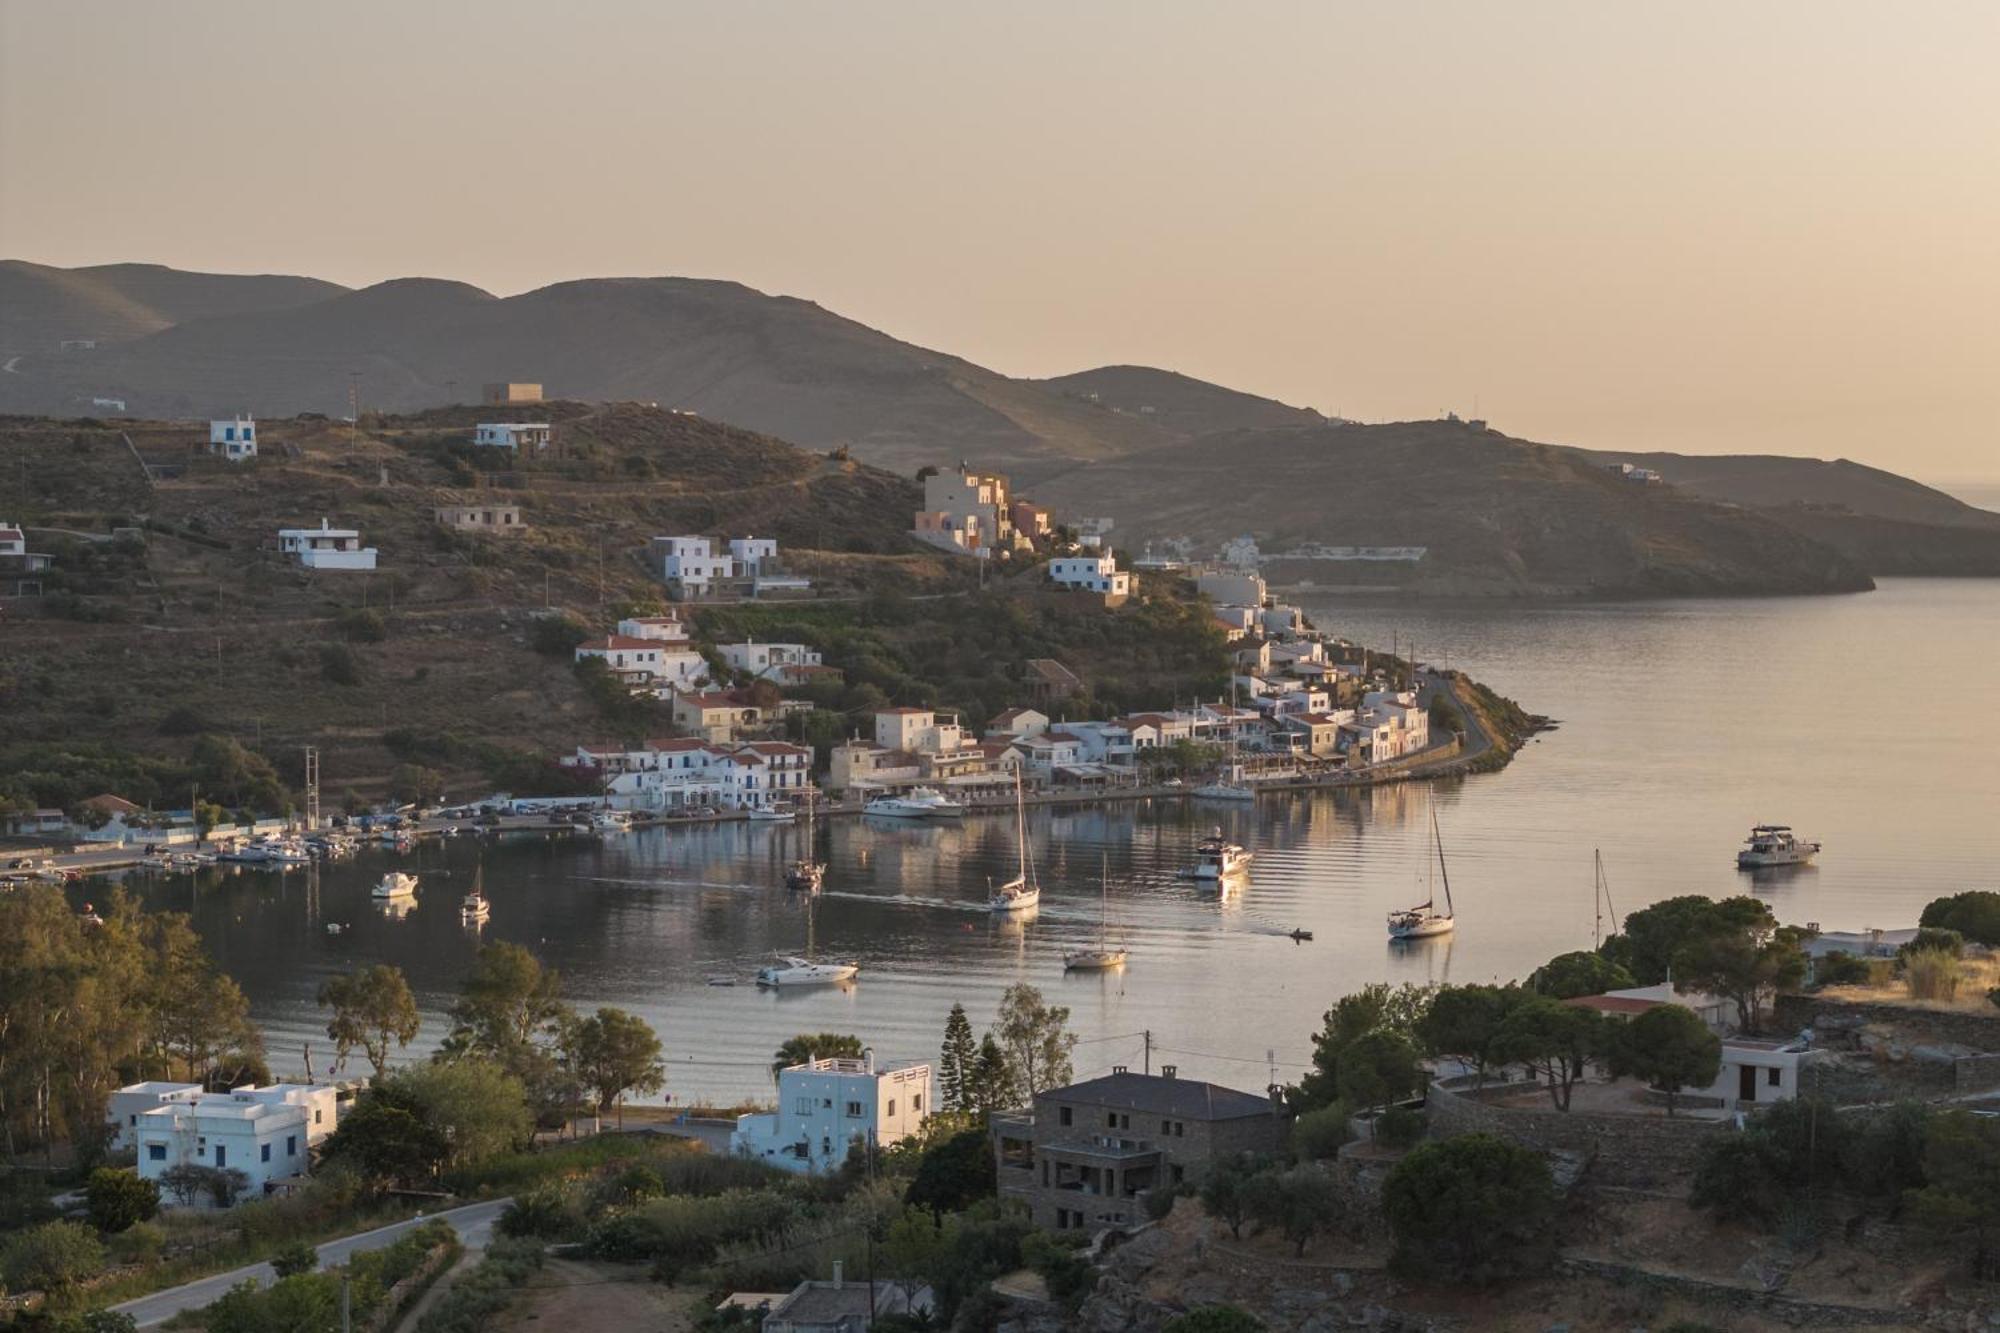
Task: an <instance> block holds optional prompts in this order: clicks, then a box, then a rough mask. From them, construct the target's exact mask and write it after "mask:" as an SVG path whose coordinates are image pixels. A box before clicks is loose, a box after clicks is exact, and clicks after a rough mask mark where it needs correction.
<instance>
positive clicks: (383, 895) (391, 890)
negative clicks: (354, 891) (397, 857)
mask: <svg viewBox="0 0 2000 1333" xmlns="http://www.w3.org/2000/svg"><path fill="white" fill-rule="evenodd" d="M416 892H417V877H416V876H415V875H406V874H404V873H403V872H402V871H400V870H391V871H390V872H389V873H388V874H386V875H384V876H382V878H381V879H380V880H379V881H377V883H376V885H375V893H374V896H375V897H377V898H380V899H384V900H387V899H391V898H410V897H414V896H415V895H416Z"/></svg>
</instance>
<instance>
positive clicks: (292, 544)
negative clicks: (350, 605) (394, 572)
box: [278, 519, 375, 569]
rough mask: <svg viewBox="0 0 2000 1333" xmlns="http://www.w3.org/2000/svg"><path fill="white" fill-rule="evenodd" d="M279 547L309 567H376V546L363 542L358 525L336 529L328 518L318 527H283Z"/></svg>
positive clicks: (279, 531) (322, 520) (280, 530)
mask: <svg viewBox="0 0 2000 1333" xmlns="http://www.w3.org/2000/svg"><path fill="white" fill-rule="evenodd" d="M278 549H279V550H280V551H282V552H283V553H284V554H286V555H289V556H291V557H293V558H294V559H296V560H297V561H298V562H299V563H300V564H301V565H303V566H305V567H306V568H307V569H373V568H375V548H374V547H372V546H363V545H362V544H361V533H360V532H359V531H358V530H356V529H354V528H336V527H333V526H331V525H330V524H328V522H327V521H326V520H325V519H321V520H320V521H319V526H318V527H316V528H279V529H278Z"/></svg>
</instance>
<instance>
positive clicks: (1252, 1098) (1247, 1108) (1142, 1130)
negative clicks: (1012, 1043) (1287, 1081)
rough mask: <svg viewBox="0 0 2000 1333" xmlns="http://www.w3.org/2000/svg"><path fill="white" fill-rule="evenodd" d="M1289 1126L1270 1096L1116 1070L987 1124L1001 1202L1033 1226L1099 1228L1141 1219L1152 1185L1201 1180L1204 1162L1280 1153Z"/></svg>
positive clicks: (1169, 1070)
mask: <svg viewBox="0 0 2000 1333" xmlns="http://www.w3.org/2000/svg"><path fill="white" fill-rule="evenodd" d="M1289 1127H1290V1122H1289V1121H1288V1120H1287V1119H1286V1117H1285V1115H1284V1112H1283V1110H1282V1108H1281V1106H1280V1105H1279V1103H1278V1101H1277V1099H1276V1098H1275V1097H1271V1096H1267V1095H1263V1094H1259V1093H1252V1092H1239V1091H1237V1090H1236V1089H1234V1088H1225V1087H1221V1086H1219V1085H1217V1084H1214V1083H1202V1082H1198V1081H1196V1080H1194V1079H1183V1078H1180V1077H1178V1071H1177V1070H1176V1069H1175V1068H1174V1066H1172V1065H1166V1066H1163V1067H1162V1068H1161V1070H1160V1072H1159V1073H1158V1074H1134V1073H1132V1072H1131V1071H1130V1070H1128V1069H1126V1068H1124V1067H1123V1066H1118V1067H1115V1068H1114V1069H1113V1070H1112V1072H1111V1073H1110V1074H1108V1075H1106V1076H1105V1077H1103V1078H1094V1079H1090V1080H1087V1081H1086V1082H1083V1083H1073V1084H1071V1085H1070V1086H1068V1087H1066V1088H1056V1089H1053V1090H1052V1091H1049V1092H1045V1093H1043V1094H1042V1095H1041V1096H1039V1097H1037V1098H1035V1106H1034V1109H1033V1110H1032V1111H1031V1112H1026V1113H1022V1114H1017V1115H1010V1116H995V1117H994V1118H993V1151H994V1156H995V1160H996V1161H997V1163H998V1168H999V1177H1000V1196H1001V1197H1002V1198H1006V1199H1018V1200H1020V1201H1021V1202H1022V1203H1024V1204H1026V1205H1027V1206H1028V1209H1029V1211H1030V1212H1031V1213H1032V1214H1033V1216H1034V1221H1035V1225H1037V1226H1039V1227H1044V1228H1047V1229H1049V1230H1053V1231H1085V1230H1088V1231H1101V1230H1104V1229H1106V1228H1108V1227H1114V1226H1122V1225H1127V1224H1130V1223H1133V1222H1138V1221H1142V1220H1144V1218H1145V1205H1144V1198H1145V1194H1146V1192H1147V1191H1148V1190H1150V1189H1152V1188H1153V1187H1154V1186H1156V1185H1164V1186H1173V1185H1177V1184H1180V1183H1182V1182H1183V1181H1188V1180H1196V1179H1199V1178H1200V1176H1201V1174H1202V1172H1203V1171H1204V1170H1206V1169H1207V1167H1208V1165H1209V1163H1211V1162H1213V1161H1216V1160H1218V1159H1226V1158H1229V1157H1233V1156H1235V1155H1236V1154H1238V1153H1244V1152H1252V1153H1269V1152H1276V1151H1278V1150H1279V1149H1280V1148H1281V1147H1283V1145H1284V1142H1285V1135H1286V1133H1287V1131H1288V1129H1289Z"/></svg>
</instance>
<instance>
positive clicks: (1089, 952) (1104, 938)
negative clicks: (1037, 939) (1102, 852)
mask: <svg viewBox="0 0 2000 1333" xmlns="http://www.w3.org/2000/svg"><path fill="white" fill-rule="evenodd" d="M1109 867H1110V863H1109V861H1106V862H1105V863H1104V866H1103V868H1101V869H1100V870H1099V872H1098V878H1097V947H1096V948H1094V949H1071V950H1070V951H1069V952H1067V953H1065V954H1064V955H1063V970H1064V971H1066V972H1109V971H1111V970H1112V969H1113V968H1119V967H1123V966H1125V956H1126V955H1125V950H1124V949H1122V948H1115V949H1114V948H1113V947H1112V946H1111V941H1110V938H1109V927H1110V920H1109V914H1110V911H1111V874H1110V868H1109Z"/></svg>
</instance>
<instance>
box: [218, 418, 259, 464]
mask: <svg viewBox="0 0 2000 1333" xmlns="http://www.w3.org/2000/svg"><path fill="white" fill-rule="evenodd" d="M208 451H209V452H210V453H212V454H219V455H221V456H222V457H223V458H226V459H228V460H229V461H230V462H232V463H241V462H242V461H244V460H245V459H247V458H255V457H256V456H257V423H256V421H254V420H253V419H251V418H250V417H230V418H228V419H227V420H223V421H211V422H209V423H208Z"/></svg>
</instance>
